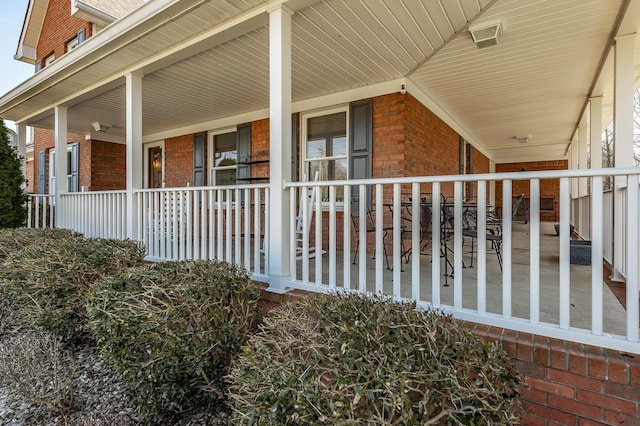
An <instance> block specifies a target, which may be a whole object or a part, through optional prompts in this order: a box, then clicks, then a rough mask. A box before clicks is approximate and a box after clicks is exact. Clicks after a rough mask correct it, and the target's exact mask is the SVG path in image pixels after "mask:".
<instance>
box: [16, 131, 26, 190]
mask: <svg viewBox="0 0 640 426" xmlns="http://www.w3.org/2000/svg"><path fill="white" fill-rule="evenodd" d="M16 130H17V131H18V132H17V133H18V135H17V136H18V138H17V140H16V144H17V145H16V146H17V148H18V155H19V156H20V159H21V162H22V174H24V175H25V177H26V172H27V125H26V124H24V123H16ZM25 185H26V181H25Z"/></svg>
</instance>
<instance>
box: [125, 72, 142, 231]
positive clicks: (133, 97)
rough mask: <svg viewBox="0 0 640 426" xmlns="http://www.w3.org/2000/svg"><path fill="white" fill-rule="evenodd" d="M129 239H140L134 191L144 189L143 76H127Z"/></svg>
mask: <svg viewBox="0 0 640 426" xmlns="http://www.w3.org/2000/svg"><path fill="white" fill-rule="evenodd" d="M126 80H127V87H126V93H127V100H126V114H127V130H126V131H127V136H126V140H127V146H126V172H127V177H126V181H127V197H126V199H127V238H131V239H137V238H138V217H139V212H138V204H137V202H136V199H135V193H134V191H135V190H136V189H141V188H142V173H140V166H141V165H142V76H141V75H140V74H133V73H132V74H127V77H126Z"/></svg>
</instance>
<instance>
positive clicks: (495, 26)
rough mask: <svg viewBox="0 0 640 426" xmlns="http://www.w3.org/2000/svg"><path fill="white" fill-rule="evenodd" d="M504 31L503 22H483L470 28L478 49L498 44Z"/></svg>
mask: <svg viewBox="0 0 640 426" xmlns="http://www.w3.org/2000/svg"><path fill="white" fill-rule="evenodd" d="M502 31H503V24H502V20H499V21H492V22H483V23H480V24H476V25H471V26H469V32H470V33H471V37H472V38H473V41H474V42H475V43H476V46H478V49H481V48H483V47H489V46H495V45H496V44H498V42H499V41H500V37H501V36H502Z"/></svg>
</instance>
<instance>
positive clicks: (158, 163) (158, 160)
mask: <svg viewBox="0 0 640 426" xmlns="http://www.w3.org/2000/svg"><path fill="white" fill-rule="evenodd" d="M151 167H153V169H154V170H160V169H161V168H162V157H161V156H160V153H159V152H156V153H154V154H153V161H152V162H151Z"/></svg>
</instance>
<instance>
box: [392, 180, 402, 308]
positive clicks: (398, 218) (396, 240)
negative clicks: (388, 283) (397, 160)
mask: <svg viewBox="0 0 640 426" xmlns="http://www.w3.org/2000/svg"><path fill="white" fill-rule="evenodd" d="M400 189H401V187H400V184H399V183H394V184H393V297H394V298H396V299H399V298H400V290H401V288H402V283H401V275H400V273H401V272H402V265H401V263H402V256H401V253H400V252H401V250H402V245H401V238H402V211H401V210H400V209H401V207H402V205H401V199H400Z"/></svg>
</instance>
